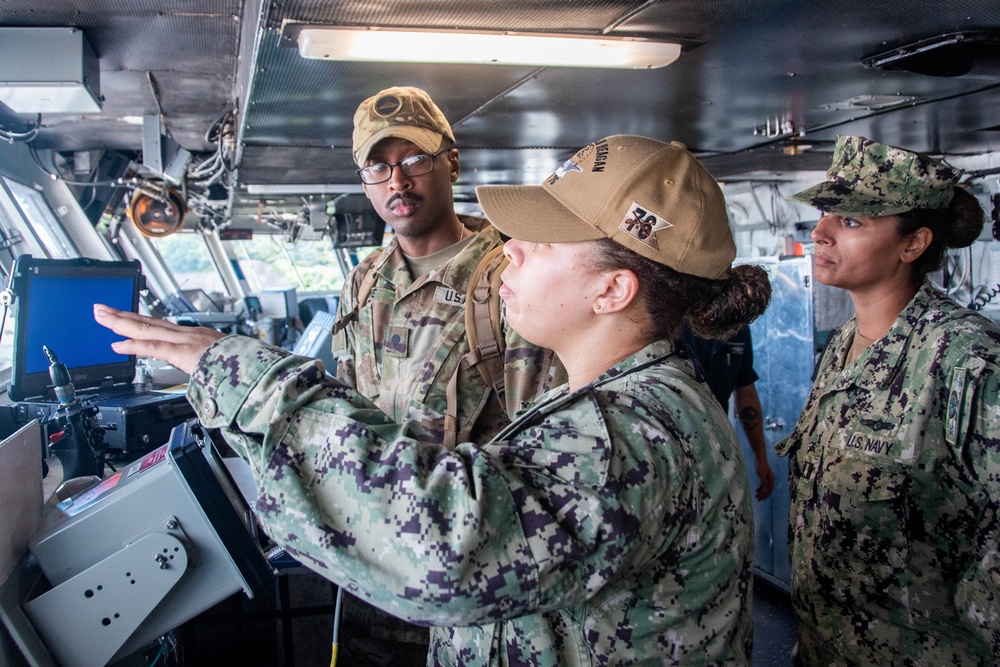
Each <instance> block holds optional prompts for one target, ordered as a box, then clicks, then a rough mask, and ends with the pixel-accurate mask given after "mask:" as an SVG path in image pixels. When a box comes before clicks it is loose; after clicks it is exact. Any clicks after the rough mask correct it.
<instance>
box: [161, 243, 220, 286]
mask: <svg viewBox="0 0 1000 667" xmlns="http://www.w3.org/2000/svg"><path fill="white" fill-rule="evenodd" d="M151 241H152V243H153V245H154V246H155V247H156V250H157V251H158V252H159V253H160V256H161V257H162V258H163V262H164V264H166V265H167V269H169V271H170V273H171V275H173V278H174V280H175V281H176V282H177V286H178V287H179V288H180V289H182V290H189V289H202V290H205V291H206V292H209V293H212V292H216V293H219V294H226V288H225V285H224V284H223V282H222V277H221V276H220V275H219V270H218V269H217V268H216V266H215V262H213V261H212V254H211V253H210V252H209V250H208V246H207V245H206V244H205V238H204V237H203V236H202V235H201V234H198V233H196V232H186V231H180V232H178V233H176V234H171V235H170V236H163V237H160V238H155V239H151Z"/></svg>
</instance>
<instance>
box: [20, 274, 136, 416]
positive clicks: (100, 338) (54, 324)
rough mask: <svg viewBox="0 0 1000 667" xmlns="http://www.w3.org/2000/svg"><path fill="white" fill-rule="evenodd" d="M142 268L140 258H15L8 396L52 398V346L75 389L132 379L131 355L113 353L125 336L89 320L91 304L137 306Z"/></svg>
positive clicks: (127, 307) (91, 310)
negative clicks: (11, 361) (11, 356)
mask: <svg viewBox="0 0 1000 667" xmlns="http://www.w3.org/2000/svg"><path fill="white" fill-rule="evenodd" d="M141 279H142V268H141V266H140V264H139V262H138V261H131V262H106V261H100V260H93V259H68V260H58V259H35V258H32V257H31V256H30V255H22V256H20V257H18V258H17V262H16V263H15V265H14V274H13V279H12V283H11V289H12V291H13V292H14V306H13V308H14V325H15V326H14V360H13V361H14V363H13V366H14V368H13V375H12V378H11V385H10V388H9V389H8V395H9V397H10V399H11V400H13V401H24V400H30V399H49V398H52V396H53V392H52V390H51V384H52V383H51V379H50V377H49V360H48V358H47V357H46V356H45V351H44V350H43V347H47V348H49V349H50V350H51V351H52V352H54V353H55V355H56V356H57V357H58V358H59V361H61V362H62V363H63V364H65V366H66V369H67V370H68V371H69V374H70V377H71V378H72V380H73V385H74V386H75V387H76V389H77V391H82V390H86V389H89V388H93V387H98V386H101V385H102V384H103V385H108V384H119V383H123V382H124V383H127V382H131V381H132V378H133V376H134V375H135V357H129V356H125V355H121V354H116V353H115V352H114V351H113V350H112V349H111V343H112V342H113V341H116V340H121V339H122V337H121V336H118V335H117V334H115V333H113V332H112V331H110V330H109V329H105V328H104V327H102V326H101V325H99V324H97V322H95V321H94V304H95V303H103V304H107V305H109V306H112V307H114V308H118V309H120V310H126V311H132V312H135V311H136V310H137V308H138V304H139V290H140V289H141Z"/></svg>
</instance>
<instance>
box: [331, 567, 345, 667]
mask: <svg viewBox="0 0 1000 667" xmlns="http://www.w3.org/2000/svg"><path fill="white" fill-rule="evenodd" d="M343 600H344V587H343V586H338V587H337V602H336V603H335V604H334V607H333V645H332V647H331V650H330V667H337V650H338V649H339V647H340V608H341V604H343Z"/></svg>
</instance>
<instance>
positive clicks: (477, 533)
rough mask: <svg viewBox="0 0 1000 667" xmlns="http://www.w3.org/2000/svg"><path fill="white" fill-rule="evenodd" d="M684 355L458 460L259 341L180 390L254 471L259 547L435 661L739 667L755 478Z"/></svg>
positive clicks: (663, 347) (203, 368)
mask: <svg viewBox="0 0 1000 667" xmlns="http://www.w3.org/2000/svg"><path fill="white" fill-rule="evenodd" d="M673 351H674V350H673V346H672V345H671V344H670V343H666V342H661V343H658V344H654V345H652V346H650V347H648V348H646V349H645V350H643V351H642V352H640V353H639V354H637V355H636V356H634V357H633V358H630V359H629V360H626V362H623V363H622V364H620V365H619V366H617V367H615V368H614V369H611V370H610V371H609V372H608V373H606V374H605V376H603V377H602V378H601V379H599V380H598V381H597V382H595V383H594V384H593V385H592V386H588V387H586V388H583V389H581V390H578V391H577V392H575V393H573V394H567V393H566V392H565V391H564V390H556V391H553V392H550V393H549V394H548V395H546V396H545V397H543V399H542V400H540V401H538V402H536V403H535V404H534V405H532V406H531V407H530V408H529V409H528V410H527V411H526V412H525V413H524V414H523V415H522V416H521V417H520V418H519V419H518V420H517V421H516V422H515V423H514V424H513V425H511V426H510V427H509V428H508V429H507V430H506V431H505V432H504V433H503V434H502V436H501V438H499V439H497V440H495V441H493V442H492V443H489V444H486V445H482V446H477V445H474V444H471V443H464V444H460V445H459V446H458V447H456V448H455V449H454V450H452V451H449V450H446V449H445V448H443V447H440V446H433V445H427V444H425V443H420V442H419V441H418V440H415V439H413V438H412V437H409V435H410V434H409V432H408V431H407V430H406V428H405V427H404V426H400V425H396V424H393V423H391V422H390V421H389V420H388V418H387V417H386V416H385V415H383V414H382V413H381V412H379V411H378V410H376V409H374V406H373V405H372V404H371V403H370V402H368V401H367V400H366V399H364V398H363V397H361V396H360V395H358V394H357V393H356V392H355V391H353V390H351V389H350V388H348V387H346V386H344V385H342V384H340V383H338V382H337V381H335V380H333V379H331V378H329V377H328V376H326V375H325V374H324V373H321V372H320V370H319V369H320V366H319V365H318V364H317V362H315V361H312V360H307V359H303V358H300V357H294V356H291V355H289V354H288V353H287V352H285V351H283V350H279V349H276V348H271V347H268V346H266V345H264V344H263V343H260V342H259V341H254V340H250V339H245V338H240V337H227V338H224V339H222V340H220V341H218V342H217V343H215V344H214V345H213V346H212V347H211V348H209V350H208V351H207V352H206V354H205V355H204V357H203V358H202V360H201V363H200V364H199V367H198V369H197V370H196V372H195V373H194V374H193V375H192V382H191V384H190V385H189V393H188V396H189V399H190V400H191V402H192V404H193V405H194V406H195V407H196V409H197V411H198V414H199V416H200V418H201V419H202V421H203V422H204V424H205V425H206V426H208V427H218V428H220V429H221V432H222V433H223V434H224V436H225V437H226V439H227V441H228V442H229V443H230V444H231V445H232V446H233V448H234V449H235V450H236V451H237V452H239V453H240V455H241V456H243V457H244V458H246V459H247V460H248V461H249V462H250V466H251V469H252V470H253V473H254V477H255V479H256V481H257V485H258V489H259V491H260V496H259V498H258V501H257V503H256V509H257V512H258V515H259V517H260V519H261V522H262V524H263V526H264V527H265V529H266V530H267V531H268V533H269V534H270V535H271V536H272V537H273V538H274V539H275V540H276V541H278V542H279V543H281V544H283V545H285V546H286V547H287V548H288V549H289V551H290V552H291V553H292V554H294V555H295V556H296V557H297V558H298V559H299V560H300V561H301V562H302V563H303V564H305V565H307V566H308V567H310V568H312V569H314V570H316V571H317V572H319V573H320V574H323V575H324V576H326V577H327V578H329V579H331V580H333V581H335V582H337V583H339V584H341V585H343V586H345V587H346V589H347V590H348V591H350V592H351V593H353V594H355V595H358V596H359V597H362V598H363V599H365V600H367V601H369V602H371V603H372V604H374V605H376V606H378V607H379V608H381V609H383V610H386V611H388V612H390V613H392V614H394V615H396V616H399V617H400V618H404V619H407V620H409V621H411V622H416V623H420V624H424V625H432V626H437V627H434V628H433V629H432V654H431V656H430V657H429V658H428V660H429V663H430V664H463V665H484V666H492V665H500V664H536V665H553V666H555V665H560V666H562V665H570V666H572V665H606V664H620V663H622V662H623V661H630V662H631V661H635V660H637V659H640V660H646V661H649V662H650V663H655V664H661V663H663V662H670V663H672V664H682V665H683V664H719V665H722V664H732V665H745V664H747V663H748V658H749V654H750V641H751V635H750V631H751V625H752V623H751V616H750V593H751V579H752V576H751V568H750V565H751V560H752V544H753V533H752V531H753V524H752V513H751V511H750V504H749V488H748V483H747V480H746V473H745V469H744V464H743V461H742V458H741V455H740V452H739V447H738V445H737V443H736V439H735V435H734V433H733V431H732V427H731V426H730V424H729V422H728V420H727V419H725V418H724V415H723V414H722V412H721V408H719V407H718V404H717V403H716V401H715V400H714V398H712V397H711V395H710V394H709V393H708V392H707V390H706V389H705V388H704V387H703V386H701V385H699V384H696V383H695V382H693V380H692V378H691V371H690V365H689V364H687V362H684V361H681V360H679V359H678V357H677V355H675V354H673ZM634 664H638V663H634Z"/></svg>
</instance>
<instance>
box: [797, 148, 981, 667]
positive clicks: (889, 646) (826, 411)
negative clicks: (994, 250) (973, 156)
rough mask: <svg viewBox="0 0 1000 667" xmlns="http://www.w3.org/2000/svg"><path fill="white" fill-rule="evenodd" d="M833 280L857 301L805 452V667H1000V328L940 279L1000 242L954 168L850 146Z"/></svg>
mask: <svg viewBox="0 0 1000 667" xmlns="http://www.w3.org/2000/svg"><path fill="white" fill-rule="evenodd" d="M828 176H829V180H827V181H826V182H824V183H821V184H819V185H817V186H814V187H812V188H809V189H807V190H805V191H803V192H800V193H798V194H797V195H794V197H793V199H796V200H799V201H802V202H805V203H807V204H811V205H812V206H815V207H816V208H819V209H821V210H822V211H825V212H826V213H825V214H824V215H823V216H822V217H821V218H820V221H819V223H818V224H817V226H816V228H815V230H814V231H813V233H812V234H813V240H814V241H815V260H814V266H815V269H814V271H815V277H816V279H817V280H819V281H820V282H822V283H824V284H828V285H834V286H837V287H841V288H843V289H846V290H848V291H849V293H850V296H851V298H852V300H853V302H854V307H855V316H854V317H853V318H852V319H851V320H850V321H848V322H847V323H846V324H845V325H844V326H843V327H842V328H841V329H840V330H839V331H838V332H837V333H836V334H835V335H834V336H833V337H832V339H831V341H830V344H829V345H828V347H827V350H826V352H825V354H824V356H823V359H822V361H821V363H820V367H819V370H818V373H817V377H816V382H815V384H814V386H813V389H812V393H811V394H810V396H809V399H808V400H807V402H806V405H805V408H804V410H803V412H802V415H801V417H800V419H799V421H798V423H797V424H796V426H795V430H794V432H793V433H792V435H791V436H789V437H788V438H787V439H785V440H784V441H782V442H781V443H779V446H778V451H779V453H781V454H786V455H787V456H788V457H789V471H790V472H789V475H790V486H791V496H792V510H791V517H790V527H789V544H790V547H789V548H790V551H791V561H792V594H793V595H792V597H793V603H794V607H795V610H796V612H797V616H798V628H799V642H798V648H797V661H798V664H802V665H822V666H823V667H828V666H830V665H963V666H964V665H989V664H997V663H998V662H1000V551H998V543H997V542H998V538H1000V476H998V472H1000V328H998V326H997V325H996V324H994V323H992V322H990V321H989V320H987V319H985V318H983V317H981V316H979V315H977V314H975V313H973V312H970V311H968V310H966V309H964V308H961V307H959V306H958V305H956V304H955V303H953V302H952V301H951V300H949V299H948V298H947V297H945V296H944V295H943V294H941V293H940V292H938V291H937V290H936V289H934V288H933V287H932V286H931V284H930V282H929V281H928V280H927V278H926V275H927V274H928V272H930V271H933V270H936V269H937V268H939V267H940V266H941V264H942V261H943V259H944V254H945V251H946V249H947V248H961V247H966V246H968V245H970V244H971V243H972V242H973V241H974V240H975V239H976V238H977V237H978V236H979V233H980V231H981V229H982V225H983V211H982V209H981V208H980V206H979V204H978V202H977V201H976V199H975V197H973V196H972V195H970V194H968V193H967V192H965V191H964V190H963V189H961V188H960V187H957V186H956V183H957V182H958V179H959V177H960V176H961V172H959V171H957V170H955V169H953V168H951V167H949V166H948V165H946V164H944V163H943V162H940V161H937V160H933V159H931V158H928V157H926V156H923V155H920V154H917V153H912V152H910V151H905V150H901V149H898V148H892V147H889V146H885V145H883V144H879V143H876V142H874V141H870V140H868V139H865V138H863V137H840V138H838V140H837V144H836V148H835V151H834V159H833V166H832V167H831V168H830V170H829V172H828Z"/></svg>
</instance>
